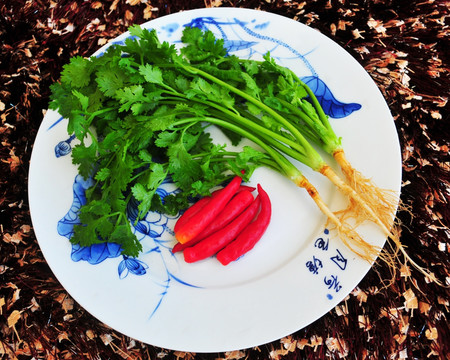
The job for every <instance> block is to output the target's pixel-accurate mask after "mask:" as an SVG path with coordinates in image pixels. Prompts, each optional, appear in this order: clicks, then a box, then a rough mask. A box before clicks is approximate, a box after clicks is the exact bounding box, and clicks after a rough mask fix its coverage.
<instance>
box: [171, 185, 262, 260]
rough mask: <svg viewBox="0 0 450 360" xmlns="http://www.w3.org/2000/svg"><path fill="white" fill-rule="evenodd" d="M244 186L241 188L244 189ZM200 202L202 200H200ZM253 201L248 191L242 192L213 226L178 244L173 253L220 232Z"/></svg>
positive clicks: (234, 198) (231, 201)
mask: <svg viewBox="0 0 450 360" xmlns="http://www.w3.org/2000/svg"><path fill="white" fill-rule="evenodd" d="M242 187H243V186H241V188H242ZM199 201H200V200H199ZM252 201H253V195H252V193H251V192H250V191H248V190H245V189H244V190H241V191H238V193H237V194H236V195H235V196H234V197H233V198H232V199H231V200H230V201H229V202H228V204H227V205H226V206H225V208H224V209H223V211H222V212H221V213H220V214H219V215H218V216H217V218H216V219H214V220H213V221H212V222H211V224H209V225H208V226H207V228H206V229H205V231H204V232H202V233H201V234H199V236H197V237H195V238H194V239H192V240H191V241H188V242H187V243H184V244H181V243H176V244H175V246H174V247H173V249H172V253H176V252H178V251H182V250H184V249H186V248H188V247H190V246H192V245H195V244H197V243H198V242H199V241H200V240H202V239H204V238H206V237H207V236H209V235H211V234H212V233H214V232H216V231H218V230H220V229H221V228H223V227H224V226H225V225H227V224H229V223H230V222H231V221H232V220H233V219H234V218H236V216H238V215H239V214H240V213H241V212H242V211H244V210H245V209H246V208H247V207H248V206H249V205H250V204H251V203H252Z"/></svg>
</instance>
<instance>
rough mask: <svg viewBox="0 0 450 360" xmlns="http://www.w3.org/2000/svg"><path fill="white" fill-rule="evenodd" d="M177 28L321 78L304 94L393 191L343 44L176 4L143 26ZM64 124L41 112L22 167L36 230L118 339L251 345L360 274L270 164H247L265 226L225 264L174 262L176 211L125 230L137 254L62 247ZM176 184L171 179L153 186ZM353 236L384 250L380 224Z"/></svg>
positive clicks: (380, 121) (62, 276)
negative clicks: (197, 30) (268, 215)
mask: <svg viewBox="0 0 450 360" xmlns="http://www.w3.org/2000/svg"><path fill="white" fill-rule="evenodd" d="M187 25H195V26H199V27H202V28H205V29H206V28H207V29H210V30H212V31H213V32H214V33H216V35H217V36H221V37H223V38H224V39H225V45H226V46H227V47H228V50H229V52H230V53H233V54H236V55H237V56H240V57H245V58H249V57H253V58H258V57H261V56H262V54H264V53H265V52H267V51H270V52H271V54H272V56H273V57H274V58H275V59H276V60H277V61H278V62H279V63H281V64H282V65H285V66H289V67H291V68H292V69H293V70H295V71H296V72H297V74H298V75H299V76H300V77H301V78H304V79H305V81H309V80H316V81H315V82H313V83H311V84H312V86H314V85H313V84H320V86H322V88H318V89H315V91H316V93H317V94H318V96H319V97H320V98H321V100H323V101H325V102H326V103H327V104H328V105H330V109H331V110H330V111H332V113H331V115H332V116H333V117H337V118H335V119H332V120H331V122H332V125H333V126H334V128H335V130H336V132H337V134H338V135H340V136H342V138H343V143H344V148H345V149H346V152H347V155H348V158H349V159H350V161H351V162H352V163H353V164H354V165H355V166H356V168H358V169H360V170H361V171H362V172H363V173H364V174H366V175H367V176H368V177H372V178H373V180H374V181H375V182H376V183H377V184H378V185H379V186H381V187H383V188H388V189H392V190H395V191H398V192H399V191H400V183H401V157H400V150H399V143H398V138H397V133H396V130H395V127H394V123H393V120H392V118H391V115H390V112H389V109H388V107H387V105H386V103H385V101H384V99H383V97H382V95H381V94H380V92H379V90H378V88H377V87H376V85H375V84H374V82H373V81H372V79H371V78H370V77H369V75H368V74H367V73H366V72H365V71H364V69H363V68H362V67H361V66H360V65H359V64H358V63H357V62H356V61H355V60H354V59H353V58H352V57H351V56H350V55H349V54H348V53H347V52H345V51H344V50H343V49H342V48H341V47H339V46H338V45H337V44H335V43H334V42H333V41H331V40H330V39H328V38H327V37H325V36H323V35H321V34H320V33H319V32H317V31H316V30H313V29H311V28H309V27H307V26H305V25H302V24H300V23H298V22H295V21H293V20H290V19H287V18H284V17H281V16H278V15H274V14H270V13H265V12H260V11H255V10H248V9H237V8H219V9H200V10H193V11H186V12H182V13H177V14H173V15H169V16H165V17H161V18H159V19H156V20H152V21H150V22H148V23H146V24H144V25H143V26H144V27H146V28H155V29H157V30H158V34H159V37H160V39H161V40H167V41H169V42H174V43H177V42H179V39H180V36H181V32H182V29H183V28H184V26H187ZM128 35H129V34H127V33H125V34H123V35H121V36H119V37H118V38H117V39H115V40H114V41H113V43H120V42H122V41H123V40H124V39H125V38H126V37H127V36H128ZM109 45H110V44H109ZM104 50H105V47H104V48H102V49H100V50H99V51H98V52H97V53H96V54H95V55H97V56H100V55H101V53H102V52H103V51H104ZM317 79H320V80H317ZM328 105H326V106H328ZM66 124H67V123H66V120H64V119H61V117H60V115H58V114H57V113H56V112H53V111H48V112H47V113H46V115H45V118H44V120H43V122H42V125H41V127H40V130H39V133H38V136H37V138H36V142H35V145H34V149H33V154H32V159H31V166H30V174H29V200H30V207H31V215H32V220H33V225H34V230H35V233H36V236H37V239H38V241H39V245H40V247H41V249H42V252H43V254H44V256H45V258H46V260H47V262H48V264H49V265H50V267H51V269H52V271H53V272H54V274H55V276H56V277H57V278H58V280H59V281H60V282H61V284H62V285H63V286H64V287H65V288H66V290H67V291H68V292H69V293H70V294H71V296H73V298H74V299H75V300H76V301H77V302H79V304H80V305H81V306H83V307H84V308H85V309H86V310H87V311H89V312H90V313H91V314H92V315H94V316H95V317H97V318H98V319H99V320H100V321H103V322H104V323H106V324H107V325H109V326H111V327H112V328H114V329H116V330H118V331H120V332H122V333H123V334H125V335H128V336H130V337H133V338H135V339H137V340H140V341H143V342H145V343H148V344H152V345H155V346H160V347H163V348H168V349H174V350H183V351H193V352H220V351H227V350H235V349H242V348H248V347H252V346H256V345H260V344H263V343H267V342H271V341H273V340H276V339H279V338H281V337H283V336H286V335H289V334H291V333H293V332H295V331H297V330H299V329H301V328H303V327H305V326H307V325H308V324H310V323H311V322H313V321H315V320H316V319H318V318H319V317H321V316H322V315H324V314H325V313H327V312H328V311H329V310H330V309H332V308H333V307H334V306H336V305H337V304H338V303H339V302H340V301H341V300H342V299H343V298H344V297H345V296H346V295H347V294H348V293H349V292H350V291H352V289H353V288H354V287H355V286H356V285H357V284H358V282H359V281H360V280H361V279H362V278H363V276H364V275H365V274H366V272H367V271H368V270H369V269H370V264H368V263H366V262H364V261H362V260H360V259H358V258H356V257H355V256H354V255H353V254H352V253H351V252H350V251H349V250H348V249H347V248H346V247H345V246H344V245H343V244H342V243H341V242H340V241H339V240H338V239H337V238H336V237H335V236H333V234H332V233H327V230H326V229H325V228H324V224H325V220H326V219H325V217H324V216H323V215H322V214H321V213H320V211H319V210H318V209H317V208H316V205H315V204H314V203H313V201H312V200H311V199H310V198H309V196H308V195H307V193H306V191H304V190H303V189H299V188H296V187H295V185H294V184H293V183H291V182H289V181H288V180H287V179H284V178H282V177H281V176H279V175H278V174H275V173H273V172H271V171H269V170H267V169H260V170H258V171H256V172H255V174H254V176H253V178H252V184H256V183H261V184H262V186H263V187H264V188H265V189H266V191H267V192H268V193H269V195H270V197H271V200H272V205H273V219H272V222H271V225H270V227H269V229H268V230H267V232H266V234H265V235H264V237H263V238H262V239H261V241H260V242H259V243H258V245H257V246H256V247H255V248H254V249H253V250H252V251H251V252H250V253H248V254H247V255H246V256H244V257H243V258H241V259H239V260H238V261H236V262H234V263H232V264H230V265H228V266H227V267H224V266H222V265H220V264H219V263H218V262H217V261H216V260H215V259H208V260H206V261H202V262H199V263H196V264H186V263H184V261H183V259H182V255H181V254H177V255H176V256H172V255H171V253H170V248H171V247H172V246H173V245H174V243H175V241H174V237H173V235H172V232H171V228H173V224H174V221H175V219H172V218H168V217H166V216H164V215H159V214H149V215H148V217H147V219H145V221H141V222H140V223H139V225H138V226H137V228H136V232H137V234H138V236H139V237H140V238H141V239H142V240H141V241H142V244H143V245H144V249H145V252H144V253H143V254H142V255H141V256H140V257H139V258H138V259H130V258H126V257H123V256H121V255H120V254H119V253H118V252H117V248H116V247H114V246H100V247H97V248H82V249H80V248H77V247H72V246H71V244H70V242H69V241H68V239H67V237H65V236H63V235H66V236H70V229H71V226H72V225H73V223H74V222H76V221H77V214H76V210H77V208H78V207H79V202H80V201H82V200H83V199H82V194H83V186H86V185H87V184H85V183H84V182H83V181H81V180H80V179H79V178H77V179H76V168H75V167H74V166H73V165H72V163H71V158H70V155H69V153H70V149H71V146H73V139H72V138H71V137H70V136H69V135H68V134H67V132H66ZM216 136H217V137H218V138H219V137H220V134H216ZM325 158H326V159H329V157H327V156H325ZM300 168H301V170H302V171H303V173H304V174H305V175H306V176H307V177H308V178H309V179H310V181H311V182H312V183H313V184H315V185H316V187H317V188H318V189H319V191H320V193H321V194H322V196H323V198H324V199H325V201H326V202H327V203H328V204H330V206H331V208H332V209H334V210H337V209H339V208H342V207H343V206H344V205H345V203H344V200H343V199H342V198H341V196H340V195H339V194H337V193H336V191H335V190H334V188H333V186H332V185H330V184H329V183H328V182H327V181H326V180H325V179H324V178H323V177H322V176H321V175H318V174H315V173H312V172H311V171H309V170H308V169H305V168H304V167H303V166H301V165H300ZM75 179H76V180H75ZM74 180H75V181H74ZM173 190H174V189H173V188H172V187H171V184H165V185H164V186H163V188H162V189H161V191H162V192H164V191H167V192H170V191H173ZM80 196H81V197H80ZM360 230H361V233H362V234H363V235H364V236H365V238H366V240H368V241H370V242H372V243H374V244H377V245H383V243H384V241H385V238H384V236H383V235H382V234H381V233H380V232H379V231H378V230H377V229H375V228H372V227H370V226H366V227H364V228H361V229H360Z"/></svg>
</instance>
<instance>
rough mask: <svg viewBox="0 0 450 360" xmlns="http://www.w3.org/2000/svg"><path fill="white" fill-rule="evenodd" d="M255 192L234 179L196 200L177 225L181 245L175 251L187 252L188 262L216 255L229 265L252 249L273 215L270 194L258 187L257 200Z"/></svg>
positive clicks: (237, 178) (176, 246) (176, 232)
mask: <svg viewBox="0 0 450 360" xmlns="http://www.w3.org/2000/svg"><path fill="white" fill-rule="evenodd" d="M254 190H255V188H252V187H249V186H245V185H242V179H241V178H240V177H239V176H235V177H234V178H233V179H232V180H231V182H230V183H229V184H228V185H227V186H225V187H224V188H223V189H220V190H216V191H214V192H213V193H212V194H211V196H206V197H204V198H202V199H200V200H199V201H197V202H196V203H195V204H194V205H192V206H191V207H190V208H188V209H187V210H186V211H185V212H184V214H183V215H182V216H181V217H180V218H179V219H178V221H177V223H176V224H175V228H174V231H175V237H176V238H177V240H178V243H177V244H176V245H175V246H174V247H173V249H172V252H173V253H176V252H178V251H184V259H185V261H186V262H188V263H193V262H196V261H199V260H203V259H206V258H208V257H211V256H214V255H216V258H217V260H219V261H220V262H221V263H222V264H223V265H228V264H229V263H230V262H232V261H235V260H236V259H238V258H239V257H241V256H242V255H244V254H245V253H247V252H248V251H250V250H251V249H253V247H254V246H255V244H256V243H257V242H258V241H259V239H260V238H261V237H262V235H263V234H264V232H265V231H266V229H267V227H268V225H269V222H270V218H271V215H272V205H271V203H270V199H269V196H268V195H267V193H266V192H265V191H264V190H263V189H262V187H261V185H259V184H258V185H257V190H258V196H257V197H256V198H254V197H253V194H252V192H253V191H254Z"/></svg>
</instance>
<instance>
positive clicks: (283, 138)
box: [50, 26, 405, 265]
mask: <svg viewBox="0 0 450 360" xmlns="http://www.w3.org/2000/svg"><path fill="white" fill-rule="evenodd" d="M130 34H131V35H132V37H130V38H128V39H127V40H126V41H125V44H124V45H114V46H111V47H109V48H108V50H107V51H106V52H105V53H104V54H103V55H102V56H100V57H98V58H97V57H91V58H89V59H84V58H81V57H75V58H73V59H72V60H71V62H70V63H69V64H67V65H66V66H65V67H64V70H63V72H62V75H61V81H60V82H58V83H55V84H54V85H53V86H52V88H51V90H52V95H51V103H50V108H52V109H55V110H58V111H59V112H60V114H61V115H62V116H64V117H65V118H67V119H68V120H69V123H68V129H67V130H68V132H69V133H74V134H75V135H76V137H77V139H79V141H80V144H79V145H76V146H75V148H74V149H73V151H72V159H73V163H74V164H76V165H77V166H78V169H79V172H80V174H81V175H83V176H84V177H89V176H92V177H93V178H94V179H95V181H96V183H95V185H94V186H93V187H91V188H90V189H88V190H87V192H86V198H87V203H86V205H84V206H83V207H82V208H81V211H80V220H81V223H82V224H81V225H79V226H76V227H75V229H74V235H73V237H72V239H71V241H72V242H74V243H79V244H80V245H82V246H87V245H91V244H94V243H98V242H104V241H110V242H116V243H119V244H121V246H122V252H123V254H126V255H129V256H137V255H138V253H139V252H140V250H141V244H140V243H139V241H138V240H137V239H136V237H135V236H134V234H133V233H132V231H131V227H130V225H129V222H128V219H127V212H126V210H127V205H128V204H129V202H130V201H131V200H137V201H138V203H139V207H138V210H139V216H138V219H137V220H139V219H140V218H142V217H144V216H145V215H146V214H147V212H148V211H150V210H156V211H160V212H165V213H170V214H175V213H176V212H178V211H179V210H180V209H183V208H185V207H187V205H188V199H189V198H191V197H192V196H196V195H206V194H209V190H210V189H211V188H212V187H214V186H216V185H217V184H220V183H222V182H223V181H224V180H226V179H227V178H229V177H230V175H232V174H237V175H241V171H242V170H244V171H245V179H244V180H246V179H248V178H249V177H250V176H251V174H252V173H253V170H254V169H255V168H256V167H258V166H266V167H270V168H271V169H273V170H275V171H277V172H279V173H280V174H282V175H283V176H286V177H287V178H289V179H290V180H292V181H293V182H294V183H295V184H296V185H298V186H299V187H302V188H304V189H306V190H307V192H308V194H309V195H310V196H311V198H312V200H314V202H315V203H316V204H317V206H318V207H319V208H320V210H321V211H322V212H323V213H324V214H325V215H326V216H327V217H328V219H329V220H330V222H331V223H332V224H334V225H335V226H336V228H337V229H338V233H339V235H340V237H341V239H342V240H343V241H344V243H346V244H347V245H348V246H349V247H350V248H351V249H352V250H353V251H354V252H355V253H357V254H358V255H360V256H361V257H362V258H364V259H367V260H369V261H372V260H373V259H374V257H375V256H377V255H378V253H379V249H378V248H376V247H374V246H373V245H371V244H368V243H367V242H365V241H364V240H363V239H362V238H361V237H360V236H359V234H358V233H357V232H356V231H355V229H354V226H350V225H349V224H347V220H348V218H350V217H353V218H356V220H357V223H360V222H362V221H364V220H370V221H372V222H374V223H376V224H377V225H378V226H379V227H380V228H381V229H382V230H383V232H384V233H385V234H386V235H387V236H388V237H390V238H391V239H393V240H394V243H395V246H397V248H399V249H400V250H402V253H403V254H405V252H404V251H403V248H402V246H401V244H400V242H399V240H398V237H397V235H396V234H395V233H394V232H391V230H390V226H391V221H392V217H393V213H392V209H393V208H392V206H389V205H390V204H389V203H388V201H385V200H384V199H383V192H382V191H380V189H378V188H377V187H376V186H375V185H372V184H371V183H370V182H368V180H367V179H365V178H363V177H362V176H359V175H358V174H359V173H357V172H356V171H355V170H354V169H353V168H352V167H351V165H350V164H349V163H348V161H347V160H346V158H345V156H344V152H343V149H342V144H341V139H340V138H339V137H338V136H337V135H336V134H335V133H334V131H333V129H332V127H331V125H330V123H329V121H328V118H327V116H326V115H325V113H324V111H323V109H322V108H321V106H320V104H319V102H318V101H317V99H316V97H315V96H314V94H313V92H312V91H311V90H310V89H309V88H308V87H307V86H306V85H305V84H304V83H303V82H302V81H301V80H300V79H299V78H298V77H297V76H296V75H295V74H294V73H293V72H292V71H291V70H289V69H287V68H285V67H282V66H280V65H278V64H276V62H275V61H274V60H273V59H272V58H271V57H270V54H269V53H268V54H266V55H265V56H264V58H263V60H262V61H256V60H245V59H239V58H237V57H236V56H233V55H230V54H227V51H226V49H225V48H224V43H223V40H221V39H216V38H215V37H214V35H213V34H212V33H211V32H209V31H206V32H203V31H201V30H200V29H198V28H185V29H184V31H183V36H182V39H181V40H182V42H183V43H184V46H183V47H182V48H181V49H180V50H179V51H177V49H176V48H175V47H174V46H173V45H170V44H168V43H167V42H160V41H159V40H158V37H157V35H156V31H155V30H151V31H150V30H147V29H142V28H141V27H139V26H132V27H131V28H130ZM213 125H214V126H216V127H219V128H220V129H221V130H222V131H223V132H224V133H225V134H226V135H227V136H228V137H229V138H230V140H231V142H232V143H233V144H239V143H240V141H241V140H242V139H243V138H245V139H247V140H249V141H250V143H251V144H252V146H245V147H244V148H243V150H242V151H240V152H233V151H228V149H227V148H226V147H225V146H224V145H220V144H215V143H214V142H213V140H212V138H211V137H210V135H209V132H208V131H207V130H208V128H209V127H210V126H213ZM312 144H315V145H317V146H320V147H321V148H322V149H323V150H325V151H326V152H328V153H330V154H331V155H333V156H334V157H335V158H336V160H337V161H338V163H339V164H340V165H341V168H342V170H343V173H344V175H345V176H347V180H348V183H347V182H346V181H345V180H346V179H341V177H340V176H338V175H337V174H336V173H335V172H334V171H333V170H332V169H331V167H330V166H329V165H328V164H327V163H326V162H325V161H324V159H323V158H322V157H321V155H320V154H319V153H318V152H317V150H316V149H315V147H313V145H312ZM293 160H296V161H298V162H300V163H302V164H304V165H306V166H308V167H309V168H311V169H312V170H314V171H317V172H319V173H321V174H323V175H324V176H326V177H327V178H328V179H329V180H330V181H331V182H332V183H333V184H334V185H335V186H336V188H337V189H338V190H339V191H341V192H342V193H343V194H344V195H345V196H346V197H348V198H349V199H350V200H351V201H350V204H349V207H348V208H347V209H345V210H344V211H341V212H340V213H338V214H336V213H333V212H332V211H331V210H330V209H329V208H328V206H327V205H326V204H325V203H324V201H323V200H322V198H321V197H320V195H319V192H318V191H317V189H315V187H314V186H313V185H312V184H311V183H310V182H309V181H308V179H306V178H305V176H304V175H303V174H302V172H301V171H300V169H299V168H298V167H297V165H294V161H293ZM168 176H170V177H171V178H172V180H173V181H174V183H175V184H176V185H177V186H178V187H179V188H180V192H179V193H178V194H177V195H173V196H169V197H166V198H164V201H162V200H161V199H160V198H159V196H155V193H156V190H157V188H158V186H159V185H160V184H161V183H162V182H163V181H164V179H166V178H167V177H168ZM358 176H359V177H358ZM367 184H369V185H367ZM394 208H395V207H394ZM394 210H395V209H394ZM395 254H397V252H395ZM395 256H397V255H395ZM385 260H386V261H387V262H388V263H389V264H390V265H392V259H390V258H388V257H387V256H386V257H385Z"/></svg>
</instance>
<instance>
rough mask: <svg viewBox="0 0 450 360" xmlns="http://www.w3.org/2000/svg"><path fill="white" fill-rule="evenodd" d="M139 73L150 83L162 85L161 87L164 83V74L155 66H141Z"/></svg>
mask: <svg viewBox="0 0 450 360" xmlns="http://www.w3.org/2000/svg"><path fill="white" fill-rule="evenodd" d="M139 73H140V74H141V75H142V76H143V77H144V79H145V80H146V81H148V82H149V83H152V84H160V85H162V84H163V83H164V80H163V76H162V72H161V70H160V69H159V68H157V67H156V66H153V65H151V64H145V65H141V66H140V67H139Z"/></svg>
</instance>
